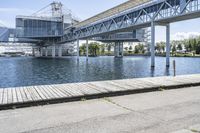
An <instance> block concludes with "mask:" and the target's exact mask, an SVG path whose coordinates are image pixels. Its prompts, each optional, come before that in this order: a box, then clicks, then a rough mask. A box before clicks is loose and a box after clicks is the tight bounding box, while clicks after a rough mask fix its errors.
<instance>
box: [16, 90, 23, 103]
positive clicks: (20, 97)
mask: <svg viewBox="0 0 200 133" xmlns="http://www.w3.org/2000/svg"><path fill="white" fill-rule="evenodd" d="M15 91H16V95H17V100H18V102H19V103H21V102H23V99H22V95H21V93H20V90H19V87H17V88H15Z"/></svg>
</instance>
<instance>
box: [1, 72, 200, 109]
mask: <svg viewBox="0 0 200 133" xmlns="http://www.w3.org/2000/svg"><path fill="white" fill-rule="evenodd" d="M196 85H200V74H197V75H184V76H177V77H155V78H141V79H125V80H110V81H100V82H87V83H70V84H58V85H42V86H27V87H17V88H1V89H0V110H3V109H9V108H16V107H25V106H33V105H42V104H47V103H59V102H66V101H77V100H81V99H82V100H83V99H94V98H102V97H106V96H119V95H125V94H133V93H141V92H150V91H157V90H162V89H172V88H180V87H188V86H196Z"/></svg>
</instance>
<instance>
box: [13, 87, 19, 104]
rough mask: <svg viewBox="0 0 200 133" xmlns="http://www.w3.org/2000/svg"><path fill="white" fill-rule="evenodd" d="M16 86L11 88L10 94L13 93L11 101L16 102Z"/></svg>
mask: <svg viewBox="0 0 200 133" xmlns="http://www.w3.org/2000/svg"><path fill="white" fill-rule="evenodd" d="M15 89H16V88H12V94H13V103H17V102H18V98H17V93H16V90H15Z"/></svg>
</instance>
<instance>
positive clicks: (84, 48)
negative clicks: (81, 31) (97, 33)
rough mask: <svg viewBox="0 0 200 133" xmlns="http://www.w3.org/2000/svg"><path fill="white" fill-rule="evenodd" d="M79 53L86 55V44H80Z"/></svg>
mask: <svg viewBox="0 0 200 133" xmlns="http://www.w3.org/2000/svg"><path fill="white" fill-rule="evenodd" d="M79 53H80V55H86V44H83V45H82V46H80V48H79Z"/></svg>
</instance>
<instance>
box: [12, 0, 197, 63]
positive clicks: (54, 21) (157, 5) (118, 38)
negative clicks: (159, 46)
mask: <svg viewBox="0 0 200 133" xmlns="http://www.w3.org/2000/svg"><path fill="white" fill-rule="evenodd" d="M48 7H50V8H51V9H50V10H51V16H48V17H47V16H45V17H44V16H42V17H41V16H40V15H41V14H43V13H41V12H43V10H40V11H38V12H37V13H35V14H34V15H31V16H17V18H16V35H17V38H26V39H34V40H38V41H39V42H40V43H39V46H40V47H41V48H42V49H43V48H46V47H52V57H55V49H56V48H55V47H58V49H59V50H58V51H62V44H63V43H70V42H76V44H77V51H79V42H80V40H86V44H87V45H86V46H87V57H88V40H97V41H102V42H115V52H116V53H117V54H116V55H119V56H123V55H121V53H123V52H121V48H123V42H125V41H144V39H145V36H144V35H145V31H146V28H150V29H151V48H150V49H151V66H152V67H154V66H155V26H157V25H162V26H165V27H166V66H169V65H170V23H173V22H178V21H183V20H188V19H193V18H198V17H200V0H129V1H127V2H125V3H123V4H121V5H118V6H116V7H113V8H111V9H109V10H107V11H104V12H103V13H100V14H97V15H95V16H93V17H91V18H89V19H87V20H84V21H79V20H78V19H76V18H74V17H73V15H72V13H71V12H67V13H65V14H63V11H62V7H63V5H62V4H61V3H57V2H54V3H52V4H50V6H48ZM45 9H46V7H45ZM38 14H39V15H38ZM48 15H49V14H48ZM122 50H123V49H122ZM58 55H59V56H62V53H59V54H58ZM77 59H79V52H77ZM87 60H88V58H87Z"/></svg>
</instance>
